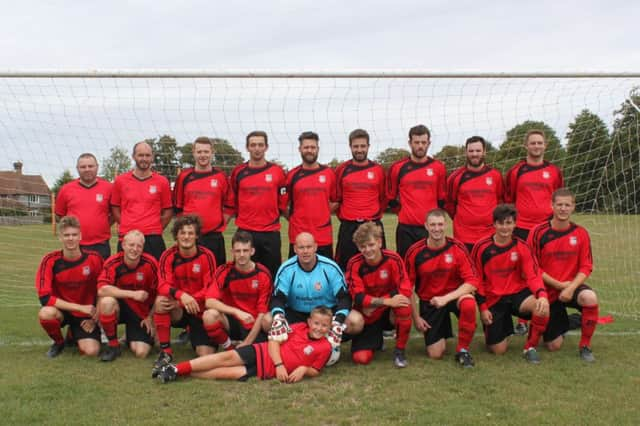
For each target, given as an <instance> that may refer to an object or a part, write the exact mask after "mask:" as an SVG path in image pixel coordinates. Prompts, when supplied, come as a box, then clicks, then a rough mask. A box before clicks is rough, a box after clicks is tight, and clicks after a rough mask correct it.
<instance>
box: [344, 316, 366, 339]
mask: <svg viewBox="0 0 640 426" xmlns="http://www.w3.org/2000/svg"><path fill="white" fill-rule="evenodd" d="M345 323H346V325H347V328H346V330H345V332H347V333H349V334H358V333H360V332H361V331H362V329H363V328H364V318H363V317H362V314H361V313H360V312H358V311H351V312H349V315H348V316H347V320H346V322H345Z"/></svg>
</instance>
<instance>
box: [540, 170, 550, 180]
mask: <svg viewBox="0 0 640 426" xmlns="http://www.w3.org/2000/svg"><path fill="white" fill-rule="evenodd" d="M550 177H551V174H550V173H549V172H548V171H546V170H545V171H543V172H542V178H543V179H549V178H550Z"/></svg>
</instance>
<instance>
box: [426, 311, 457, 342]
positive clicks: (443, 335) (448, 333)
mask: <svg viewBox="0 0 640 426" xmlns="http://www.w3.org/2000/svg"><path fill="white" fill-rule="evenodd" d="M450 314H454V315H455V316H456V317H458V318H459V317H460V309H458V301H457V300H452V301H451V302H449V303H447V304H446V305H445V306H443V307H442V308H436V307H434V306H432V305H431V304H429V302H428V301H425V300H421V301H420V317H422V319H423V320H425V321H426V322H428V323H429V325H430V326H431V328H430V329H428V330H427V331H426V332H425V333H424V343H425V345H427V346H431V345H433V344H434V343H436V342H438V341H439V340H440V339H449V338H451V337H453V328H452V327H451V315H450Z"/></svg>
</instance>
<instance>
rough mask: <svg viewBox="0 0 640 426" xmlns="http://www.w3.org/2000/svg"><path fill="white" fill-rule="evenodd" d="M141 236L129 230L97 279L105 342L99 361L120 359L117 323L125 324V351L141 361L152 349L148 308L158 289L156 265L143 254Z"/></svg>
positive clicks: (154, 261) (152, 258) (151, 305)
mask: <svg viewBox="0 0 640 426" xmlns="http://www.w3.org/2000/svg"><path fill="white" fill-rule="evenodd" d="M143 249H144V235H143V234H142V232H140V231H138V230H135V229H134V230H131V231H129V232H127V233H126V234H125V236H124V237H123V238H122V250H123V251H121V252H119V253H117V254H115V255H113V256H111V257H110V258H109V259H107V261H106V262H105V264H104V268H103V269H102V273H101V274H100V277H99V278H98V296H100V301H99V303H98V307H99V309H98V311H99V312H100V323H101V324H102V328H103V329H104V332H105V334H106V335H107V339H109V343H108V345H107V347H106V348H105V349H104V350H103V351H102V353H101V354H100V360H102V361H113V360H114V359H116V358H117V357H118V356H120V344H119V342H118V324H125V325H126V335H127V342H128V343H129V348H130V349H131V351H132V352H133V353H134V354H135V355H136V356H137V357H138V358H144V357H146V356H147V355H148V354H149V351H150V350H151V347H152V346H153V325H152V321H151V319H152V318H151V308H152V307H153V301H154V300H155V297H156V290H157V287H158V262H156V259H155V258H154V257H153V256H151V255H150V254H147V253H143V252H142V251H143Z"/></svg>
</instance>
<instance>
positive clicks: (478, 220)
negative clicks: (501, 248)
mask: <svg viewBox="0 0 640 426" xmlns="http://www.w3.org/2000/svg"><path fill="white" fill-rule="evenodd" d="M503 191H504V189H503V186H502V175H501V174H500V172H499V171H498V170H496V169H494V168H493V167H489V166H484V167H483V168H482V169H481V170H479V171H472V170H469V169H468V168H467V167H466V166H463V167H460V168H459V169H457V170H456V171H454V172H453V173H451V175H450V176H449V178H448V179H447V211H448V212H449V214H450V215H451V217H452V218H453V236H454V237H455V239H456V240H458V241H462V242H463V243H466V244H475V243H476V242H477V241H479V240H481V239H483V238H486V237H488V236H490V235H492V234H493V232H494V228H493V209H495V208H496V206H497V205H498V204H500V203H502V199H503Z"/></svg>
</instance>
